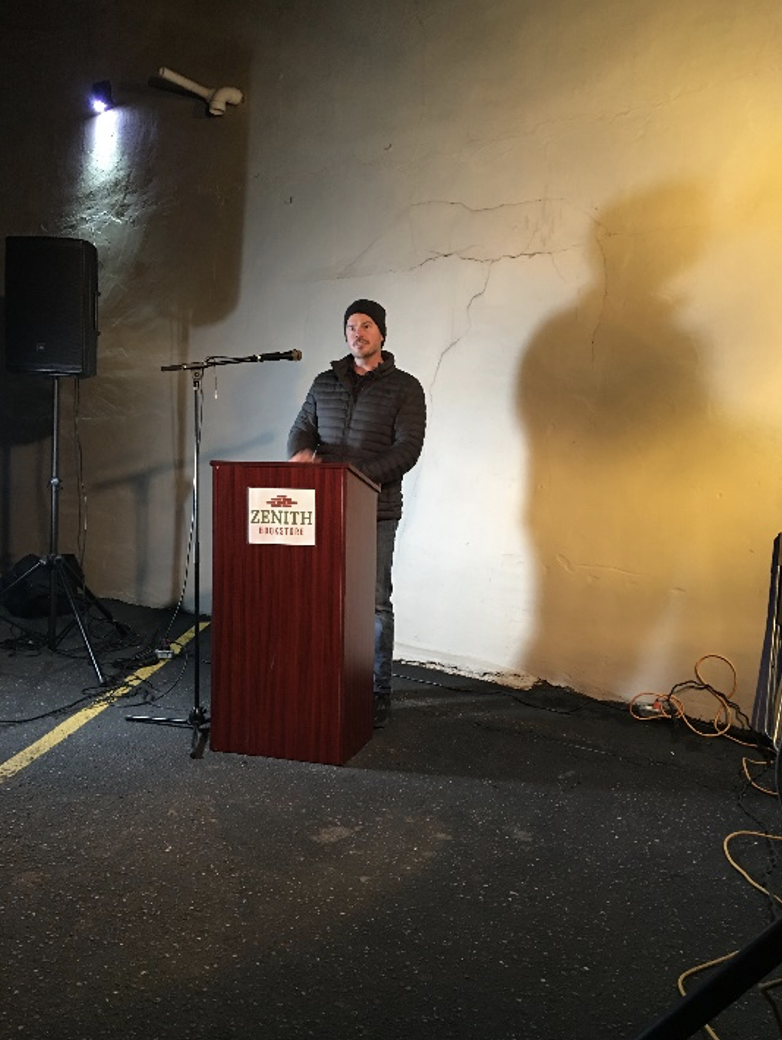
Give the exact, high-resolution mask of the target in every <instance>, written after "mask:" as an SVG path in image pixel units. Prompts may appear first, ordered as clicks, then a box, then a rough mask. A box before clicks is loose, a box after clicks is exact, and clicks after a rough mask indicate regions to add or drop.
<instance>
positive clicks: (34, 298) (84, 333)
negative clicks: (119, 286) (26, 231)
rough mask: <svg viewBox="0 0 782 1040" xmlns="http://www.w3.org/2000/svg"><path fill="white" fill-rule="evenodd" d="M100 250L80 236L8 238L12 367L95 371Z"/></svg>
mask: <svg viewBox="0 0 782 1040" xmlns="http://www.w3.org/2000/svg"><path fill="white" fill-rule="evenodd" d="M97 325H98V255H97V250H96V249H95V247H94V246H93V245H92V244H91V243H90V242H85V241H83V240H82V239H79V238H36V237H10V238H6V243H5V332H6V336H5V343H6V368H7V369H8V371H9V372H33V373H40V374H43V375H75V376H83V377H87V376H94V375H95V373H96V370H97V345H98V328H97Z"/></svg>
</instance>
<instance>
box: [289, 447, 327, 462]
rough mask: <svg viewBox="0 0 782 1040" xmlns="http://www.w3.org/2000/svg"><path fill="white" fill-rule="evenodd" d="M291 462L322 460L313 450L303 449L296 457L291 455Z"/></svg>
mask: <svg viewBox="0 0 782 1040" xmlns="http://www.w3.org/2000/svg"><path fill="white" fill-rule="evenodd" d="M288 461H289V462H320V458H319V457H318V456H317V455H316V454H315V452H314V451H312V449H311V448H302V449H301V451H297V452H296V454H295V455H291V457H290V458H289V459H288Z"/></svg>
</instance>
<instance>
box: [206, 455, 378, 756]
mask: <svg viewBox="0 0 782 1040" xmlns="http://www.w3.org/2000/svg"><path fill="white" fill-rule="evenodd" d="M212 474H213V492H214V494H213V592H212V698H211V707H210V719H211V735H210V740H211V747H212V749H213V750H214V751H233V752H238V753H240V754H244V755H265V756H268V757H271V758H287V759H294V760H297V761H300V762H323V763H328V764H332V765H343V764H344V763H345V762H346V761H347V760H348V759H349V758H351V757H352V756H353V755H354V754H356V752H357V751H359V750H360V748H362V747H363V746H364V744H366V743H367V741H368V740H369V739H370V737H371V736H372V720H373V692H372V690H373V686H372V669H373V660H374V626H375V556H376V552H377V533H376V530H377V523H376V517H377V493H378V490H379V489H378V487H377V486H376V485H375V484H373V483H372V482H371V481H369V480H368V479H367V478H366V477H364V476H363V474H361V473H359V472H358V470H356V469H354V468H353V467H352V466H348V465H343V464H338V463H287V462H269V463H257V462H217V461H213V462H212ZM267 492H268V494H267ZM297 492H299V494H297ZM313 493H314V500H313V497H312V496H313ZM302 502H304V503H305V505H302V504H301V503H302ZM309 502H311V503H312V504H313V506H314V509H313V513H314V515H313V516H309V512H310V511H309V509H308V508H305V506H306V504H307V503H309ZM259 504H260V505H261V506H262V507H263V508H261V509H258V508H257V507H258V505H259ZM253 506H255V507H256V508H253ZM307 523H309V524H310V527H309V528H307ZM288 535H291V536H292V537H294V538H295V537H305V538H309V539H311V540H313V541H314V544H300V543H296V542H291V541H286V540H285V539H286V537H287V536H288ZM258 538H277V539H281V540H279V541H273V542H261V543H259V542H257V541H253V540H252V539H258Z"/></svg>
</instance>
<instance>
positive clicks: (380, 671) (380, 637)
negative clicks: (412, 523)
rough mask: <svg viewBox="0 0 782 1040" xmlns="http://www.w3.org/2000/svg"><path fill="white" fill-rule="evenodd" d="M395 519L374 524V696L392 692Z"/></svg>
mask: <svg viewBox="0 0 782 1040" xmlns="http://www.w3.org/2000/svg"><path fill="white" fill-rule="evenodd" d="M398 526H399V521H398V520H378V522H377V578H376V580H375V696H376V697H378V696H381V695H383V694H390V693H391V661H392V660H393V657H394V607H393V604H392V603H391V593H392V591H393V586H392V583H391V568H392V565H393V562H394V543H395V541H396V529H397V527H398Z"/></svg>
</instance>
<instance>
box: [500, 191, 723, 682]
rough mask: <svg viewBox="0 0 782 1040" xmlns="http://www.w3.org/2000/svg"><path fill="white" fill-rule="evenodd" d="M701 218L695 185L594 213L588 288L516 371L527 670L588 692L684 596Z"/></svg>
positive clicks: (630, 662)
mask: <svg viewBox="0 0 782 1040" xmlns="http://www.w3.org/2000/svg"><path fill="white" fill-rule="evenodd" d="M705 219H706V218H705V200H704V196H703V192H702V190H701V189H700V188H699V187H698V186H697V185H693V184H688V183H681V184H677V183H672V184H664V185H660V186H659V187H656V188H653V189H651V190H649V191H647V192H644V193H640V194H636V195H631V196H628V197H626V198H622V199H619V200H617V201H616V202H615V203H614V204H613V205H612V206H610V207H608V208H607V209H605V210H604V211H603V212H601V213H599V214H598V215H597V217H596V219H595V238H594V249H593V252H592V263H593V269H594V283H593V284H592V285H591V286H589V287H587V288H586V289H585V290H584V291H583V293H581V294H580V295H579V298H578V301H577V303H576V304H575V305H574V306H573V307H572V308H571V309H570V310H569V311H567V312H565V313H563V314H560V315H558V316H557V317H555V318H554V319H553V320H551V321H549V322H548V323H547V324H546V325H544V326H543V327H542V328H541V329H540V330H539V331H538V332H537V334H536V335H535V336H534V338H533V340H532V342H531V343H530V345H529V348H528V350H527V351H526V353H525V355H524V359H523V363H522V367H521V370H520V372H519V373H518V408H519V414H520V419H521V422H522V425H523V428H524V434H525V438H526V443H527V446H528V450H529V456H528V471H527V472H528V487H527V497H526V516H525V523H526V527H527V530H528V532H529V536H530V538H531V541H532V548H533V550H534V554H535V560H536V565H537V592H536V598H535V601H536V613H535V625H534V630H533V632H532V633H531V636H530V639H529V641H528V643H527V645H526V648H525V650H524V654H523V659H522V661H521V662H520V663H521V670H523V671H525V672H527V673H530V674H533V675H535V676H538V677H541V678H547V679H549V680H552V681H555V682H561V683H566V684H568V685H573V686H575V687H576V688H577V689H581V690H583V691H584V692H588V693H592V694H597V695H600V694H601V693H609V692H616V690H617V688H618V687H621V686H622V684H623V682H625V681H626V680H627V678H628V677H630V676H631V675H632V674H633V670H634V668H635V667H636V666H637V664H638V662H639V660H640V657H641V655H642V654H643V652H644V651H645V649H646V648H647V647H648V644H649V641H650V639H652V638H653V635H654V631H655V627H656V626H657V625H659V624H660V623H661V622H662V619H663V615H664V612H665V611H666V609H667V608H668V606H669V604H670V601H671V597H672V596H673V597H675V596H676V595H677V572H678V571H679V569H680V565H681V562H682V555H683V553H684V552H685V551H686V545H687V543H688V541H689V538H690V534H691V533H690V534H688V532H687V530H686V525H687V524H688V523H689V522H690V521H691V518H692V516H693V495H694V494H695V491H694V488H695V483H696V482H695V481H694V480H693V470H694V469H695V468H696V467H697V466H698V464H699V460H700V458H701V457H702V455H701V452H700V450H699V447H698V445H699V443H700V441H701V438H702V432H701V430H702V426H701V424H702V420H703V418H704V416H705V414H706V409H707V392H706V385H705V375H704V371H703V369H702V366H701V345H700V344H699V343H698V341H697V339H696V338H695V337H694V336H693V335H692V334H690V333H689V332H688V331H687V329H686V328H684V327H683V325H682V323H681V320H680V318H679V315H678V310H679V304H680V301H679V300H678V299H677V296H676V292H677V289H676V285H675V279H676V277H677V276H678V275H680V274H681V273H682V272H684V271H686V270H687V268H688V267H689V266H690V265H692V264H693V263H694V262H695V261H696V260H697V258H698V256H699V255H700V253H701V252H702V249H703V247H704V238H705V234H706V224H705ZM635 692H637V691H635Z"/></svg>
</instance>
